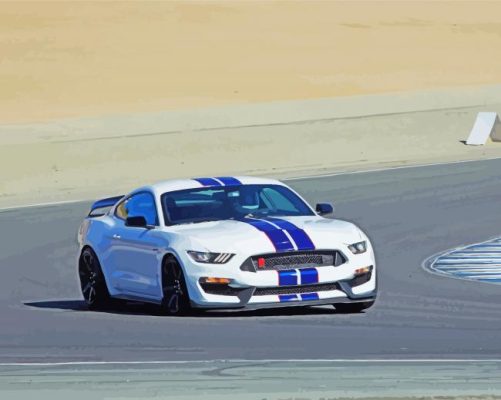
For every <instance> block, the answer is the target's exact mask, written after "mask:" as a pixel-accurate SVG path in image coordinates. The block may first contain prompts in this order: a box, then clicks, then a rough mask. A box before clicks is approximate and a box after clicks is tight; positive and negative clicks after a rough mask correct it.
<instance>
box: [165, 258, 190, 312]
mask: <svg viewBox="0 0 501 400" xmlns="http://www.w3.org/2000/svg"><path fill="white" fill-rule="evenodd" d="M162 291H163V301H162V310H163V311H164V312H165V313H166V314H168V315H186V314H188V313H189V312H190V311H191V307H190V298H189V295H188V289H187V288H186V281H185V279H184V274H183V270H182V269H181V266H180V265H179V263H178V262H177V260H176V259H175V258H174V257H173V256H168V257H166V258H165V259H164V262H163V264H162Z"/></svg>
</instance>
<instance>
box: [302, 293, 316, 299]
mask: <svg viewBox="0 0 501 400" xmlns="http://www.w3.org/2000/svg"><path fill="white" fill-rule="evenodd" d="M300 296H301V300H318V299H319V297H318V293H302V294H301V295H300Z"/></svg>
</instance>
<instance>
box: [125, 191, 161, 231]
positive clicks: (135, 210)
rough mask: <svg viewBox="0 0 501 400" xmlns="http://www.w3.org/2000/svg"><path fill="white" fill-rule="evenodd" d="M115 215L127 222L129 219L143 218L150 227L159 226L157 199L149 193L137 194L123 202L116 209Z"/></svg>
mask: <svg viewBox="0 0 501 400" xmlns="http://www.w3.org/2000/svg"><path fill="white" fill-rule="evenodd" d="M115 215H116V216H117V217H118V218H120V219H123V220H125V219H126V218H127V217H138V216H143V217H145V218H146V223H147V224H148V225H158V216H157V209H156V207H155V199H154V198H153V195H152V194H151V193H148V192H143V193H137V194H134V195H132V196H131V197H129V198H127V199H125V200H124V201H122V202H121V203H120V204H119V205H118V206H117V208H116V211H115Z"/></svg>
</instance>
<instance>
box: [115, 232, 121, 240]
mask: <svg viewBox="0 0 501 400" xmlns="http://www.w3.org/2000/svg"><path fill="white" fill-rule="evenodd" d="M121 238H122V237H121V236H120V235H117V234H116V233H115V234H114V235H113V239H121Z"/></svg>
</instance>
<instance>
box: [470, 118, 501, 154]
mask: <svg viewBox="0 0 501 400" xmlns="http://www.w3.org/2000/svg"><path fill="white" fill-rule="evenodd" d="M499 125H500V124H499V118H498V114H497V113H495V112H479V113H478V115H477V119H476V120H475V125H473V129H472V130H471V132H470V136H468V139H467V140H466V144H468V145H473V146H482V145H484V144H485V143H486V142H487V139H488V138H489V136H490V137H491V139H492V140H493V141H495V142H499V141H501V129H500V127H499Z"/></svg>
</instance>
